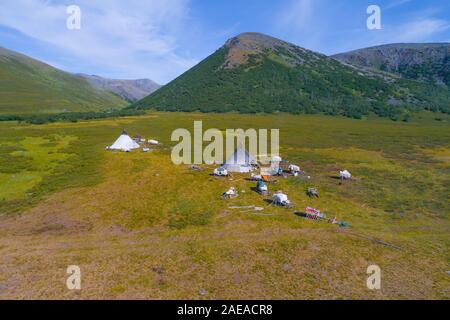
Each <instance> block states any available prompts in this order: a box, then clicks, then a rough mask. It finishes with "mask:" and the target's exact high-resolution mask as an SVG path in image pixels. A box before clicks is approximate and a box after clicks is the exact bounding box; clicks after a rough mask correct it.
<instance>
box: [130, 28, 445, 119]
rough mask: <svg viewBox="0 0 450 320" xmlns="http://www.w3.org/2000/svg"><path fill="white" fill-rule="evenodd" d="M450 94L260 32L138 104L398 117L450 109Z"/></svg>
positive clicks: (237, 41)
mask: <svg viewBox="0 0 450 320" xmlns="http://www.w3.org/2000/svg"><path fill="white" fill-rule="evenodd" d="M449 102H450V93H449V91H448V90H444V89H442V88H440V87H438V86H434V85H431V84H424V83H420V82H417V81H411V80H407V79H400V78H398V77H396V76H394V75H390V74H384V73H381V72H380V73H376V72H373V71H371V72H367V71H365V70H362V69H358V68H355V67H351V66H347V65H344V64H342V63H340V62H339V61H337V60H335V59H332V58H329V57H326V56H324V55H321V54H318V53H315V52H312V51H309V50H305V49H303V48H300V47H298V46H295V45H293V44H290V43H287V42H284V41H281V40H278V39H275V38H272V37H269V36H266V35H262V34H258V33H244V34H241V35H239V36H237V37H235V38H232V39H230V40H228V41H227V42H226V44H225V45H224V46H223V47H221V48H220V49H219V50H217V51H216V52H215V53H214V54H212V55H211V56H209V57H208V58H206V59H205V60H203V61H202V62H200V63H199V64H198V65H196V66H195V67H193V68H192V69H190V70H189V71H187V72H186V73H184V74H183V75H181V76H180V77H178V78H177V79H175V80H174V81H172V82H170V83H169V84H167V85H166V86H164V87H162V88H161V89H159V90H158V91H156V92H155V93H153V94H152V95H150V96H148V97H146V98H144V99H142V100H140V101H138V102H137V103H134V104H133V105H132V106H131V108H138V109H150V108H152V109H156V110H166V111H195V110H197V111H203V112H227V111H239V112H245V113H252V112H277V111H281V112H291V113H316V112H324V113H327V114H333V115H337V114H339V115H345V116H350V117H356V118H358V117H361V116H362V115H364V114H367V113H369V112H375V113H377V114H379V115H381V116H389V117H391V118H394V119H397V118H400V117H405V116H407V115H408V113H409V112H410V111H411V110H423V109H427V110H432V111H442V112H449V110H450V107H449Z"/></svg>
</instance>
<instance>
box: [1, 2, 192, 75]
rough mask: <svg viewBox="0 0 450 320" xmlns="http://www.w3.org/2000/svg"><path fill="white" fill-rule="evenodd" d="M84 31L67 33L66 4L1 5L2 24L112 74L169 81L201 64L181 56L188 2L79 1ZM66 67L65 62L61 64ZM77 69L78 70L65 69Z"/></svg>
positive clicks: (18, 3)
mask: <svg viewBox="0 0 450 320" xmlns="http://www.w3.org/2000/svg"><path fill="white" fill-rule="evenodd" d="M76 3H77V5H79V6H80V8H81V11H82V28H81V30H68V29H67V28H66V19H67V17H68V15H67V13H66V6H67V5H69V4H71V3H66V2H65V1H49V0H47V1H43V0H15V1H8V2H7V3H2V8H1V10H0V24H1V25H4V26H7V27H10V28H13V29H16V30H18V31H20V32H21V33H23V34H25V35H27V36H29V37H31V38H34V39H38V40H40V41H43V42H47V43H49V44H51V45H53V46H56V47H58V48H60V49H61V50H65V51H66V52H69V53H70V55H71V56H73V58H74V59H76V58H78V59H80V60H81V61H80V64H82V63H84V64H91V65H96V66H99V67H100V68H102V67H103V69H105V70H110V74H111V75H114V74H117V75H120V74H127V75H129V77H150V78H153V79H155V80H157V81H160V82H165V81H168V80H169V79H171V78H173V77H174V76H176V75H178V74H179V73H181V72H183V71H184V70H186V69H187V68H189V67H191V66H192V65H194V64H195V63H196V62H197V60H195V59H191V58H189V57H184V56H182V55H180V54H178V53H177V38H178V37H179V36H180V34H182V32H185V30H186V29H185V26H186V24H187V23H188V21H189V8H188V1H187V0H151V1H140V0H127V1H121V0H97V1H89V0H78V1H77V2H76ZM59 64H62V65H63V67H64V62H61V61H59ZM66 67H67V68H68V69H73V66H66Z"/></svg>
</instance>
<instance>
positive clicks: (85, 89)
mask: <svg viewBox="0 0 450 320" xmlns="http://www.w3.org/2000/svg"><path fill="white" fill-rule="evenodd" d="M126 105H127V102H125V101H124V100H122V99H121V98H120V97H118V96H116V95H114V94H112V93H110V92H107V91H105V90H102V89H96V88H94V87H93V86H92V85H91V84H89V82H88V81H87V80H86V79H83V78H81V77H78V76H75V75H72V74H70V73H66V72H63V71H61V70H58V69H56V68H53V67H51V66H49V65H47V64H44V63H41V62H39V61H37V60H34V59H31V58H29V57H27V56H25V55H22V54H19V53H16V52H13V51H10V50H7V49H3V48H0V114H15V115H16V114H39V113H44V114H48V113H61V112H74V111H77V112H92V111H104V110H111V109H120V108H123V107H124V106H126Z"/></svg>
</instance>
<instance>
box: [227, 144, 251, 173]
mask: <svg viewBox="0 0 450 320" xmlns="http://www.w3.org/2000/svg"><path fill="white" fill-rule="evenodd" d="M252 163H253V164H256V160H255V159H254V158H253V157H252V156H251V155H250V154H249V153H248V152H247V150H245V148H243V147H239V148H237V149H236V151H235V152H234V153H233V154H232V155H231V157H230V158H229V159H228V160H227V161H226V162H225V163H224V164H223V165H222V167H223V168H225V169H227V170H228V172H250V171H252V170H253V167H252V165H251V164H252Z"/></svg>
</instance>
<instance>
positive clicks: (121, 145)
mask: <svg viewBox="0 0 450 320" xmlns="http://www.w3.org/2000/svg"><path fill="white" fill-rule="evenodd" d="M137 148H139V144H138V143H136V141H134V140H133V139H131V138H130V136H129V135H128V134H127V133H126V131H125V130H124V131H122V134H121V135H120V137H119V138H118V139H117V140H116V142H114V143H113V145H112V146H110V147H109V148H108V150H120V151H131V150H133V149H137Z"/></svg>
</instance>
